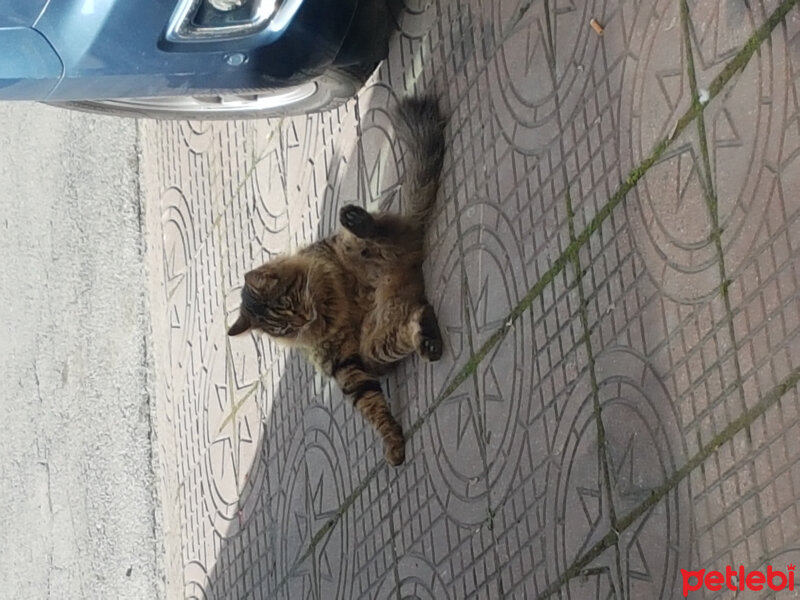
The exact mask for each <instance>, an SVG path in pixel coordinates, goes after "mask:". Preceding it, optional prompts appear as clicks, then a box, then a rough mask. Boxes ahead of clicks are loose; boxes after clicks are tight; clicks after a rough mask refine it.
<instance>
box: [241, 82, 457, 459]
mask: <svg viewBox="0 0 800 600" xmlns="http://www.w3.org/2000/svg"><path fill="white" fill-rule="evenodd" d="M396 117H397V119H396V127H397V130H398V134H399V135H400V137H401V138H402V139H403V140H404V141H405V142H406V144H407V145H408V152H407V155H406V156H407V157H408V163H409V166H408V171H407V175H406V177H407V179H406V182H405V189H404V197H405V198H406V199H407V202H408V204H409V210H408V214H406V215H399V214H394V213H385V212H382V213H369V212H367V211H366V210H364V209H363V208H360V207H358V206H354V205H347V206H344V207H343V208H342V209H341V211H340V213H339V221H340V223H341V225H342V227H341V229H340V230H339V231H338V232H337V233H336V234H334V235H332V236H331V237H329V238H327V239H324V240H321V241H318V242H316V243H314V244H311V245H310V246H308V247H307V248H304V249H303V250H301V251H299V252H298V253H296V254H294V255H290V256H281V257H278V258H276V259H274V260H271V261H270V262H268V263H266V264H264V265H262V266H260V267H258V268H257V269H254V270H252V271H250V272H249V273H247V274H246V275H245V278H244V279H245V284H244V287H243V288H242V304H241V308H240V313H239V318H238V320H237V321H236V323H234V325H233V326H232V327H231V328H230V330H229V331H228V335H238V334H240V333H243V332H245V331H247V330H248V329H250V328H255V329H259V330H261V331H264V332H266V333H267V334H268V335H269V336H271V337H273V338H274V339H276V340H277V341H279V342H284V343H288V344H290V345H292V346H297V347H300V348H302V349H303V350H305V351H306V352H307V354H308V355H309V357H310V358H311V360H312V361H313V362H314V363H315V364H316V365H317V367H318V368H319V369H321V370H322V371H323V372H324V373H325V374H326V375H329V376H331V377H333V378H335V380H336V382H337V383H338V384H339V386H340V387H341V388H342V391H344V393H345V394H347V395H348V396H350V397H351V398H352V400H353V404H354V406H355V407H356V408H357V409H358V410H359V412H361V414H362V415H363V416H364V418H365V419H367V421H369V422H370V423H371V424H372V426H373V427H374V428H375V429H376V430H377V431H378V433H379V434H380V435H381V437H382V438H383V442H384V446H385V454H386V460H387V461H388V462H389V463H390V464H392V465H399V464H401V463H402V462H403V460H404V459H405V439H404V437H403V430H402V429H401V427H400V425H399V424H398V423H397V421H396V420H395V419H394V418H393V417H392V413H391V411H390V410H389V406H388V404H387V402H386V398H385V397H384V395H383V392H382V391H381V385H380V383H379V382H378V380H377V379H376V377H377V376H378V375H381V374H383V373H385V372H386V371H387V370H388V369H389V368H390V367H391V366H392V365H394V364H395V363H396V362H397V361H399V360H400V359H402V358H403V357H405V356H407V355H409V354H412V353H413V352H418V353H419V354H420V356H422V357H424V358H426V359H428V360H431V361H434V360H438V359H439V358H440V357H441V355H442V338H441V333H440V331H439V325H438V323H437V321H436V316H435V315H434V312H433V308H432V307H431V305H430V304H429V303H428V301H427V299H426V297H425V286H424V282H423V278H422V261H423V258H424V252H423V245H424V237H425V224H426V222H427V220H428V218H429V216H430V213H431V209H432V206H433V203H434V200H435V198H436V192H437V189H438V187H439V174H440V171H441V168H442V160H443V156H444V132H443V129H444V123H443V121H442V118H441V116H440V113H439V109H438V105H437V103H436V101H435V100H434V99H432V98H409V99H405V100H403V101H401V103H400V106H399V108H398V110H397V112H396Z"/></svg>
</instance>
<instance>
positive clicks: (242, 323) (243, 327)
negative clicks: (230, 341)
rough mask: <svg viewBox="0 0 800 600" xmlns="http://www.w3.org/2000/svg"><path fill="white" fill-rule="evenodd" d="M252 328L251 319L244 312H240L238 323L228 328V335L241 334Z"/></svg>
mask: <svg viewBox="0 0 800 600" xmlns="http://www.w3.org/2000/svg"><path fill="white" fill-rule="evenodd" d="M248 329H250V319H249V318H247V316H246V315H245V314H244V313H243V312H240V313H239V318H238V319H236V323H234V324H233V325H231V328H230V329H228V335H239V334H240V333H244V332H245V331H247V330H248Z"/></svg>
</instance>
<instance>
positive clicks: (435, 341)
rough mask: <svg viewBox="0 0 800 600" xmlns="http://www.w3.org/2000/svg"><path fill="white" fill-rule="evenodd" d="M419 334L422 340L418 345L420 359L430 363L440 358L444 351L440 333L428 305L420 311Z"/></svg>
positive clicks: (431, 309) (431, 308) (430, 307)
mask: <svg viewBox="0 0 800 600" xmlns="http://www.w3.org/2000/svg"><path fill="white" fill-rule="evenodd" d="M419 332H420V337H421V338H422V340H421V341H420V345H419V353H420V355H421V356H422V358H425V359H427V360H430V361H435V360H439V359H440V358H442V351H443V350H444V343H443V342H442V333H441V331H440V330H439V323H438V322H437V320H436V315H435V314H434V312H433V307H432V306H431V305H430V304H429V305H427V306H426V307H425V310H424V311H422V316H420V318H419Z"/></svg>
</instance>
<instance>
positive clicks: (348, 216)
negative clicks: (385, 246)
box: [339, 204, 375, 237]
mask: <svg viewBox="0 0 800 600" xmlns="http://www.w3.org/2000/svg"><path fill="white" fill-rule="evenodd" d="M339 222H340V223H341V224H342V226H343V227H345V228H346V229H347V230H348V231H350V232H351V233H352V234H353V235H355V236H358V237H369V236H370V235H372V233H373V230H374V229H375V222H374V220H373V219H372V215H371V214H369V213H368V212H367V211H366V210H364V209H363V208H361V207H360V206H355V205H354V204H346V205H345V206H343V207H342V208H341V210H340V211H339Z"/></svg>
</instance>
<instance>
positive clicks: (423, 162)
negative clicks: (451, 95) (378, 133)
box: [395, 96, 445, 227]
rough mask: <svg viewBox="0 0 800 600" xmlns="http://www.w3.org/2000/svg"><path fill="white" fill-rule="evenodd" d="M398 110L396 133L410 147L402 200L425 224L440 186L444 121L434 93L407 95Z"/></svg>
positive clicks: (417, 219)
mask: <svg viewBox="0 0 800 600" xmlns="http://www.w3.org/2000/svg"><path fill="white" fill-rule="evenodd" d="M397 113H398V114H397V119H396V122H395V127H396V128H397V134H398V136H399V137H400V138H401V139H402V140H403V141H404V142H405V143H406V144H407V147H408V151H407V152H406V165H407V166H406V181H405V184H404V189H403V200H404V202H405V203H406V206H407V207H408V208H407V209H406V211H407V214H408V216H409V217H410V218H411V219H413V220H414V221H416V222H417V223H418V224H419V225H420V226H422V227H424V226H425V224H426V223H427V222H428V220H429V218H430V215H431V212H432V211H433V205H434V202H435V201H436V192H437V191H438V189H439V176H440V174H441V171H442V163H443V162H444V126H445V120H444V119H443V118H442V114H441V112H440V110H439V103H438V102H437V100H436V98H434V97H433V96H423V97H409V98H404V99H403V100H401V101H400V105H399V107H398V111H397Z"/></svg>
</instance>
